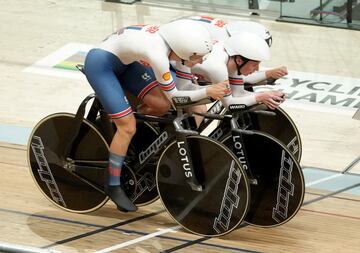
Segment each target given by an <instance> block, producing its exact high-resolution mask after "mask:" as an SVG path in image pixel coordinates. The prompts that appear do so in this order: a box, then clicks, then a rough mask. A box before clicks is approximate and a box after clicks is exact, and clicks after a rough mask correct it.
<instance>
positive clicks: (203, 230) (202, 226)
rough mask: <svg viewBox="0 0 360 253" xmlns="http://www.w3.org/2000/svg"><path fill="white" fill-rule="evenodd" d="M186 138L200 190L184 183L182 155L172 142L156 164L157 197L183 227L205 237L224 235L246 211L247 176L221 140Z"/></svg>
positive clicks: (247, 202) (247, 197)
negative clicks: (201, 187) (201, 188)
mask: <svg viewBox="0 0 360 253" xmlns="http://www.w3.org/2000/svg"><path fill="white" fill-rule="evenodd" d="M187 141H188V146H189V148H190V151H191V158H192V161H193V164H194V170H195V174H196V177H197V179H198V181H199V183H200V184H201V185H202V186H203V187H204V189H203V190H202V191H201V192H199V191H193V190H192V189H191V188H190V186H189V185H188V183H187V182H186V176H185V171H184V169H186V167H187V166H188V165H187V164H186V162H185V163H184V161H186V158H185V157H186V156H184V150H181V149H179V147H178V145H179V144H177V142H173V143H171V144H170V145H169V146H168V147H167V148H166V149H165V151H164V152H163V153H162V155H161V157H160V159H159V163H158V167H157V173H156V179H157V188H158V191H159V196H160V199H161V201H162V203H163V205H164V207H165V208H166V210H167V212H168V213H169V215H170V216H171V217H172V218H173V219H174V220H175V221H176V222H177V223H178V224H179V225H181V226H182V227H183V228H185V229H186V230H188V231H190V232H192V233H195V234H199V235H205V236H220V235H224V234H227V233H229V232H230V231H232V230H233V229H235V228H236V227H237V226H238V225H239V224H240V223H241V221H242V220H243V218H244V217H245V215H246V213H247V210H248V207H249V191H250V189H249V183H248V180H247V176H246V174H245V172H244V171H243V169H242V167H241V165H240V163H239V162H238V160H237V158H236V157H235V156H234V155H233V154H232V152H231V151H230V150H228V149H227V148H226V147H225V146H223V145H222V144H221V143H219V142H217V141H214V140H212V139H210V138H208V137H203V136H189V137H187ZM179 151H180V154H181V156H180V155H179ZM186 155H190V154H186Z"/></svg>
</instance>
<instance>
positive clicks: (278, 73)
mask: <svg viewBox="0 0 360 253" xmlns="http://www.w3.org/2000/svg"><path fill="white" fill-rule="evenodd" d="M265 74H266V78H270V77H271V78H274V79H279V78H281V77H283V76H286V75H287V74H288V70H287V67H285V66H282V67H279V68H275V69H270V70H267V71H266V72H265Z"/></svg>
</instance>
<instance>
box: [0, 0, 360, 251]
mask: <svg viewBox="0 0 360 253" xmlns="http://www.w3.org/2000/svg"><path fill="white" fill-rule="evenodd" d="M0 6H1V8H0V23H1V25H0V34H1V38H2V39H1V40H0V73H1V75H0V84H1V85H0V98H1V99H0V103H1V106H0V125H1V127H3V126H6V127H5V128H0V129H1V131H5V130H3V129H18V128H26V129H31V128H32V127H33V126H34V125H35V124H36V122H38V121H39V120H40V119H41V118H43V117H44V116H46V115H48V114H50V113H54V112H60V111H68V112H75V110H76V108H77V106H78V105H79V103H80V101H81V100H82V99H83V98H84V97H85V96H86V95H87V94H89V93H91V89H90V87H89V86H88V85H87V83H86V81H84V80H78V79H69V78H65V77H53V76H45V75H38V74H32V73H26V72H23V70H24V68H26V67H28V66H30V65H32V64H33V63H34V62H36V61H37V60H39V59H41V58H43V57H45V56H46V55H49V54H50V53H52V52H53V51H55V50H57V49H58V48H60V47H62V46H63V45H64V44H66V43H68V42H81V43H88V44H95V43H97V42H98V41H100V40H101V39H102V38H104V37H105V36H106V35H107V34H109V33H111V32H112V31H113V30H114V29H115V28H116V27H117V26H121V25H130V24H136V23H144V22H145V23H161V22H165V21H168V20H170V19H174V18H176V17H180V16H185V15H191V14H194V13H195V12H186V11H179V10H174V9H164V8H155V7H148V6H142V5H141V4H137V5H120V4H117V5H111V4H103V3H102V2H101V1H86V0H78V1H71V4H70V1H66V0H63V1H60V0H52V1H50V0H49V1H40V0H38V1H20V0H2V1H0ZM110 10H114V11H110ZM202 14H206V13H202ZM221 17H223V18H227V19H231V18H232V19H239V17H224V16H221ZM243 18H244V17H243ZM259 21H260V22H262V23H263V24H265V25H267V26H268V27H269V28H270V30H271V31H272V33H273V37H274V41H275V43H274V46H273V47H272V55H273V56H272V59H271V61H269V62H266V63H264V66H266V67H271V66H273V67H274V66H281V65H286V66H287V67H288V68H289V70H297V71H304V72H312V73H319V74H322V75H337V76H343V77H344V78H345V77H352V78H357V80H358V86H360V81H359V80H360V71H359V66H360V60H359V59H360V58H359V57H354V56H356V55H360V33H359V32H355V31H347V30H340V29H331V28H322V27H315V26H314V27H313V26H303V25H293V24H286V23H278V22H274V21H269V20H261V19H260V20H259ZM356 95H357V96H358V98H359V97H360V93H359V92H358V93H356ZM357 101H359V100H357ZM305 107H306V108H305ZM283 108H285V109H286V111H287V112H288V113H289V114H290V115H291V117H292V118H293V119H294V121H295V123H296V124H297V126H298V128H299V131H300V134H301V136H302V141H303V157H302V161H301V165H302V167H303V168H304V173H305V178H306V185H307V189H306V195H305V200H304V205H303V207H302V208H301V209H300V211H299V213H298V214H297V215H296V216H295V217H294V218H293V219H292V220H291V221H290V222H288V223H287V224H285V225H283V226H280V227H275V228H269V229H264V228H257V227H253V226H246V225H245V224H244V225H243V226H241V227H240V228H239V229H237V230H236V231H233V232H232V233H230V234H228V235H226V236H223V237H220V238H207V237H200V236H196V235H192V234H189V233H188V232H186V231H184V230H183V229H181V228H179V227H178V226H177V224H176V223H175V222H174V221H173V220H172V219H171V218H170V217H169V216H168V215H167V214H166V212H165V211H164V208H163V207H162V205H161V203H160V201H157V202H155V203H153V204H151V205H148V206H145V207H142V208H140V209H139V211H138V212H136V213H127V214H124V213H120V212H118V211H117V210H116V208H115V206H114V205H113V204H112V203H110V202H109V203H107V204H106V205H105V206H104V207H102V208H101V209H99V210H98V211H95V212H93V213H89V214H73V213H69V212H65V211H63V210H60V209H58V208H56V207H55V206H53V205H52V204H51V203H49V202H48V201H47V199H45V197H44V196H43V195H42V194H41V193H40V191H39V190H38V189H37V187H36V186H35V184H34V183H33V181H32V178H31V176H30V173H29V169H28V163H27V157H26V146H25V145H23V144H14V143H16V142H13V143H11V142H12V141H6V140H0V141H1V142H0V170H1V177H0V194H1V195H0V198H1V199H0V251H1V250H3V251H4V248H5V246H6V247H7V248H8V249H9V248H19V249H20V248H21V246H29V247H34V248H36V249H38V251H39V252H40V251H41V250H44V251H60V252H95V251H101V250H103V249H105V250H104V251H101V252H107V250H106V249H108V250H111V249H112V248H110V247H112V246H114V245H115V246H116V248H117V249H115V250H114V251H113V252H141V253H142V252H175V251H178V252H200V251H201V252H204V253H205V252H359V250H360V237H359V233H360V176H359V174H360V165H359V164H357V165H355V166H353V167H351V170H350V173H346V174H340V172H341V171H343V170H344V169H345V168H346V166H348V165H349V164H350V163H351V162H353V161H354V160H355V159H357V158H358V157H359V155H360V121H359V120H356V119H352V114H353V112H354V111H351V113H350V111H346V112H345V113H343V110H337V109H332V108H331V107H327V109H326V110H323V109H321V110H320V109H319V108H320V107H316V106H313V107H312V106H304V108H303V107H302V104H301V103H300V104H299V103H298V104H296V105H294V104H293V103H291V102H290V101H288V102H285V104H284V105H283ZM17 134H18V132H16V131H15V130H14V132H10V134H8V135H14V136H10V137H15V135H17ZM10 140H11V138H10ZM335 177H336V180H335Z"/></svg>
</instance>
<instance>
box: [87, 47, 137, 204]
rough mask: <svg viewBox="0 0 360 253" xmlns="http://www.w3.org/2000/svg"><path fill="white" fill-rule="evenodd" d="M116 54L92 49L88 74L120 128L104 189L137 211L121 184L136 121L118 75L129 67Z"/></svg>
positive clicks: (88, 58)
mask: <svg viewBox="0 0 360 253" xmlns="http://www.w3.org/2000/svg"><path fill="white" fill-rule="evenodd" d="M126 68H127V66H126V65H124V64H123V63H122V62H121V61H120V60H119V59H118V58H117V57H116V56H115V55H113V54H111V53H109V52H107V51H104V50H101V49H93V50H91V51H90V52H89V53H88V55H87V57H86V59H85V75H86V77H87V79H88V81H89V83H90V85H91V86H92V88H93V89H94V91H95V93H96V95H97V96H98V98H99V100H100V102H101V103H102V105H103V106H104V109H105V110H106V111H107V112H108V114H109V116H110V117H111V118H112V120H113V121H114V122H115V123H116V127H117V131H116V133H115V135H114V137H113V139H112V142H111V145H110V155H109V167H108V169H107V170H106V183H105V192H106V193H107V194H108V195H109V197H110V198H111V199H112V200H113V201H114V202H115V203H116V205H117V206H118V208H119V209H121V210H123V209H125V210H127V211H135V210H136V209H137V207H136V206H135V205H134V204H133V203H132V202H131V201H130V199H129V198H128V197H127V196H126V194H125V192H124V190H123V189H122V187H120V175H121V167H122V166H123V163H124V159H125V155H126V152H127V148H128V146H129V143H130V140H131V138H132V137H133V135H134V134H135V131H136V124H135V118H134V116H133V115H132V109H131V106H130V105H129V103H128V101H127V99H126V97H125V94H124V91H123V89H122V87H121V84H120V82H119V80H118V78H117V76H118V75H121V74H122V73H124V71H125V70H126Z"/></svg>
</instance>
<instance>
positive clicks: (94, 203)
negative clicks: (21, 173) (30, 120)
mask: <svg viewBox="0 0 360 253" xmlns="http://www.w3.org/2000/svg"><path fill="white" fill-rule="evenodd" d="M74 118H75V115H73V114H70V113H56V114H52V115H49V116H47V117H45V118H44V119H42V120H41V121H40V122H39V123H38V124H37V125H36V126H35V128H34V130H33V131H32V133H31V135H30V139H29V143H28V163H29V168H30V173H31V175H32V177H33V179H34V181H35V183H36V185H37V186H38V187H39V189H40V191H41V192H42V193H43V194H44V195H45V197H46V198H47V199H48V200H50V201H51V202H52V203H53V204H55V205H56V206H58V207H60V208H62V209H64V210H66V211H70V212H76V213H85V212H91V211H94V210H96V209H98V208H100V207H101V206H103V205H104V204H105V203H106V201H107V200H108V197H107V196H106V195H104V193H103V192H102V190H103V185H104V168H105V167H106V161H107V160H108V154H109V151H108V150H109V147H108V144H107V143H106V141H105V139H104V138H103V137H102V135H101V134H100V133H99V131H98V130H97V129H96V128H95V127H94V126H93V125H92V124H91V123H90V122H88V121H87V120H86V119H84V120H83V122H82V125H81V128H80V131H79V135H78V137H77V138H76V140H75V142H74V147H73V149H72V153H71V154H70V155H71V159H73V160H81V161H87V162H85V163H83V164H84V165H85V166H84V167H83V168H82V169H79V170H76V169H75V170H74V171H72V172H71V171H70V170H71V169H70V170H69V169H66V167H68V168H69V166H71V163H69V160H67V159H66V158H65V157H64V150H65V145H67V143H66V141H67V140H68V136H69V134H70V133H71V130H72V128H73V120H74ZM94 163H97V164H98V168H97V169H94V168H87V166H86V165H89V166H90V165H93V164H94ZM84 179H85V180H84ZM88 182H91V184H89V183H88Z"/></svg>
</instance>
